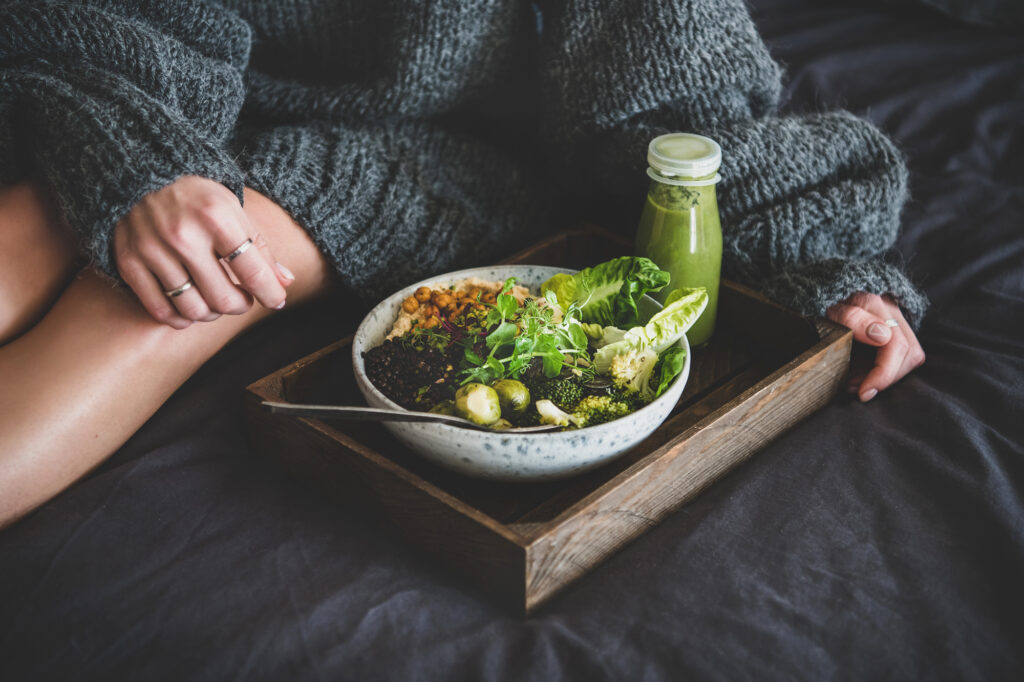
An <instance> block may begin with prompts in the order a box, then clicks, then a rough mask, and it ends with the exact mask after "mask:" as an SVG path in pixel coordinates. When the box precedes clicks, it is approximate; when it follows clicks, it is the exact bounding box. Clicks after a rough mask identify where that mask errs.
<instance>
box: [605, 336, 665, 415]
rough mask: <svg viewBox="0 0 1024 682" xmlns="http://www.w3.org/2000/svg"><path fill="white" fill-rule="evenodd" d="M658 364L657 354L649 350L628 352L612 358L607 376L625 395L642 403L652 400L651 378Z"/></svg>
mask: <svg viewBox="0 0 1024 682" xmlns="http://www.w3.org/2000/svg"><path fill="white" fill-rule="evenodd" d="M657 364H658V354H657V353H655V352H654V351H653V350H651V349H650V348H643V349H640V350H628V351H626V352H625V353H619V354H618V355H616V356H615V357H613V358H612V361H611V366H610V368H609V374H611V377H612V381H613V382H614V383H615V385H616V386H617V387H618V388H620V389H622V391H623V393H625V394H626V395H635V396H637V397H639V398H640V399H641V400H643V401H644V402H650V401H651V400H654V389H653V388H651V376H652V375H653V374H654V367H655V365H657Z"/></svg>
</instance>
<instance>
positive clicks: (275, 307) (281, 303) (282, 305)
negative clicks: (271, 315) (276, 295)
mask: <svg viewBox="0 0 1024 682" xmlns="http://www.w3.org/2000/svg"><path fill="white" fill-rule="evenodd" d="M285 303H287V301H281V302H280V303H278V304H277V305H275V306H274V310H280V309H281V308H283V307H284V304H285Z"/></svg>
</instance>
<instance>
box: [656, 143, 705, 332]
mask: <svg viewBox="0 0 1024 682" xmlns="http://www.w3.org/2000/svg"><path fill="white" fill-rule="evenodd" d="M720 160H721V150H720V149H719V147H718V145H717V144H716V143H715V142H714V141H712V140H709V139H708V138H704V137H701V136H699V135H688V134H678V133H677V134H672V135H663V136H661V137H659V138H656V139H655V140H654V141H653V142H652V143H651V148H650V151H649V154H648V161H649V162H650V164H651V169H650V170H648V175H649V176H650V177H651V184H650V188H649V189H648V192H647V200H646V202H645V203H644V210H643V212H642V213H641V216H640V226H639V228H638V230H637V236H636V254H637V255H638V256H646V257H647V258H650V259H651V260H653V261H654V262H655V263H657V264H658V267H660V268H661V269H662V270H666V271H668V272H669V273H670V274H671V275H672V280H671V281H670V282H669V285H668V286H667V287H665V288H664V289H662V290H661V291H660V292H658V293H656V294H653V295H654V297H655V298H657V299H658V300H660V301H662V302H664V300H665V297H666V296H668V295H669V293H671V292H672V291H674V290H676V289H679V288H681V287H704V288H705V289H707V292H708V307H707V308H706V309H705V310H704V313H703V314H702V315H701V316H700V319H698V320H697V322H696V323H695V324H694V325H693V327H692V328H691V329H690V331H688V332H687V334H686V336H687V337H688V339H689V341H690V345H691V346H693V347H698V346H703V345H704V344H706V343H707V342H708V341H709V340H710V339H711V336H712V334H713V333H714V331H715V317H716V314H717V312H718V287H719V282H720V279H721V270H722V226H721V223H720V221H719V217H718V199H717V197H716V195H715V183H716V182H717V181H718V174H717V170H718V164H719V162H720ZM666 172H671V175H667V176H666V175H663V174H664V173H666ZM697 172H700V173H701V174H700V175H697V174H696V173H697Z"/></svg>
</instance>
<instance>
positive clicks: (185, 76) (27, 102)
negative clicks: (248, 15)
mask: <svg viewBox="0 0 1024 682" xmlns="http://www.w3.org/2000/svg"><path fill="white" fill-rule="evenodd" d="M0 18H2V24H3V26H4V27H5V31H3V32H2V33H0V99H2V100H3V102H4V106H3V107H0V128H3V129H4V132H5V134H4V135H0V140H4V139H6V140H11V139H13V140H15V141H16V144H14V145H11V144H6V145H5V144H0V153H4V152H6V155H5V158H2V159H0V164H2V165H3V166H4V170H5V172H4V173H3V177H4V178H5V179H6V180H7V181H8V182H9V181H11V180H12V179H14V178H17V177H19V176H20V177H26V176H28V175H29V173H31V174H32V175H33V176H35V177H39V176H42V177H41V179H43V180H44V181H45V182H44V184H45V185H46V188H47V190H48V191H49V193H50V194H51V195H52V196H53V197H54V199H55V203H56V204H57V206H58V208H59V210H60V213H61V214H62V215H63V217H64V218H65V219H66V221H67V222H68V224H69V225H70V226H71V228H72V229H73V231H74V232H75V233H76V235H77V237H78V240H79V243H80V244H81V247H82V249H83V251H84V252H85V253H86V255H87V256H88V258H89V260H90V262H91V263H92V264H93V265H94V266H96V267H98V268H99V269H100V270H102V271H104V272H106V273H107V274H109V275H112V276H115V277H116V276H118V275H119V274H120V275H121V276H124V275H125V274H128V275H129V276H128V277H125V279H126V281H127V282H128V283H129V285H130V286H132V288H133V289H134V290H135V292H136V294H137V295H138V296H139V297H140V298H141V299H142V300H143V301H144V302H146V304H147V307H148V308H149V309H150V310H151V311H152V312H154V314H156V313H157V312H158V311H166V310H167V309H172V310H173V311H174V312H173V313H166V314H165V312H160V314H161V315H162V316H163V317H164V318H165V319H166V320H167V321H168V322H169V323H172V324H175V325H177V326H182V325H184V324H187V323H188V322H190V321H192V320H200V319H211V318H212V317H214V316H215V315H216V314H217V313H233V312H240V311H242V310H245V309H246V308H247V307H248V301H249V299H248V297H247V295H246V294H245V293H244V292H243V291H239V290H238V289H237V288H236V287H235V285H234V284H233V283H231V282H230V280H229V279H227V275H226V273H222V272H221V271H222V268H221V266H220V265H219V264H218V262H217V261H218V258H219V256H224V255H227V254H230V253H231V252H232V251H233V250H234V249H236V248H237V247H238V246H240V245H242V244H243V243H245V241H246V240H247V239H249V238H253V239H256V237H257V236H258V235H257V234H256V233H255V231H254V230H252V228H251V225H249V224H248V223H247V222H246V221H245V218H244V214H243V212H242V210H241V204H240V201H241V198H242V188H243V184H244V182H243V173H242V172H241V170H240V169H239V168H238V166H237V164H236V163H235V160H234V158H233V156H232V154H231V153H230V152H229V151H228V150H227V147H226V143H227V140H228V138H229V137H230V135H231V133H232V131H233V129H234V125H235V122H236V119H237V116H238V112H239V110H240V109H241V105H242V101H243V99H244V96H245V85H244V70H245V68H246V64H247V61H248V52H249V42H250V35H249V29H248V26H247V25H246V24H245V22H244V21H242V20H241V19H239V18H238V17H237V16H235V15H234V14H232V13H230V12H228V11H227V10H224V9H221V8H218V7H215V6H211V5H208V4H206V3H203V2H199V1H197V0H176V1H175V2H157V1H156V0H146V1H144V2H137V3H129V2H121V1H120V0H87V1H85V2H49V3H45V4H39V3H29V2H13V3H8V4H6V5H5V6H4V7H3V9H2V10H0ZM12 168H13V170H12ZM115 225H116V226H117V230H116V232H117V237H118V238H117V239H116V240H115ZM115 242H116V245H117V248H116V249H115ZM115 251H116V255H115ZM253 256H259V258H258V259H257V258H254V257H253ZM274 262H275V261H274V259H273V257H272V256H270V255H269V253H268V252H267V250H266V249H265V248H262V249H254V250H253V251H252V253H250V254H247V255H246V256H245V257H244V258H242V257H240V258H238V259H237V261H236V262H234V263H233V266H235V267H234V270H235V274H236V276H238V275H240V276H239V277H238V279H239V281H240V284H241V287H242V289H243V290H245V291H247V292H249V293H251V294H253V295H255V297H256V298H257V299H258V300H260V302H261V303H263V304H264V305H265V306H269V307H277V306H279V305H281V303H282V302H283V301H284V289H283V286H282V284H283V283H286V282H285V279H284V278H282V277H281V276H280V275H279V273H278V272H276V271H275V266H274ZM186 283H188V285H190V286H191V290H189V291H188V293H187V295H184V296H183V297H173V301H172V302H173V303H174V306H175V307H174V308H171V307H170V302H171V301H170V297H164V296H163V292H164V291H173V290H175V289H177V288H179V287H180V286H182V285H185V284H186ZM157 291H158V292H160V297H161V298H166V299H168V300H162V301H160V300H157V295H156V292H157Z"/></svg>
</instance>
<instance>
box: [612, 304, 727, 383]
mask: <svg viewBox="0 0 1024 682" xmlns="http://www.w3.org/2000/svg"><path fill="white" fill-rule="evenodd" d="M669 299H670V300H672V303H670V304H668V305H667V306H665V307H664V308H662V309H661V310H659V311H658V312H657V313H656V314H655V315H654V316H652V317H651V319H650V321H648V322H647V324H645V325H643V326H642V327H640V326H637V327H633V328H631V329H630V330H629V331H627V332H626V333H625V334H624V335H623V337H622V340H620V341H616V342H614V343H609V344H607V345H605V346H602V347H601V348H600V349H599V350H598V351H597V353H595V354H594V367H595V369H597V371H598V373H599V374H607V373H608V370H609V368H610V367H611V363H612V358H614V357H615V356H616V355H619V354H621V353H627V352H630V351H639V350H646V349H651V350H653V351H654V352H656V353H658V354H659V355H660V354H661V353H662V352H663V351H665V350H667V349H668V348H671V347H672V346H673V345H674V344H675V343H676V342H678V341H679V339H681V338H683V334H685V333H686V331H687V330H688V329H689V328H690V327H692V326H693V323H694V322H696V321H697V318H699V317H700V316H701V313H703V312H704V309H705V308H706V307H707V305H708V293H707V291H706V290H705V289H704V288H703V287H701V288H699V289H687V290H684V291H683V293H682V294H679V295H676V294H675V292H672V294H670V295H669Z"/></svg>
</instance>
